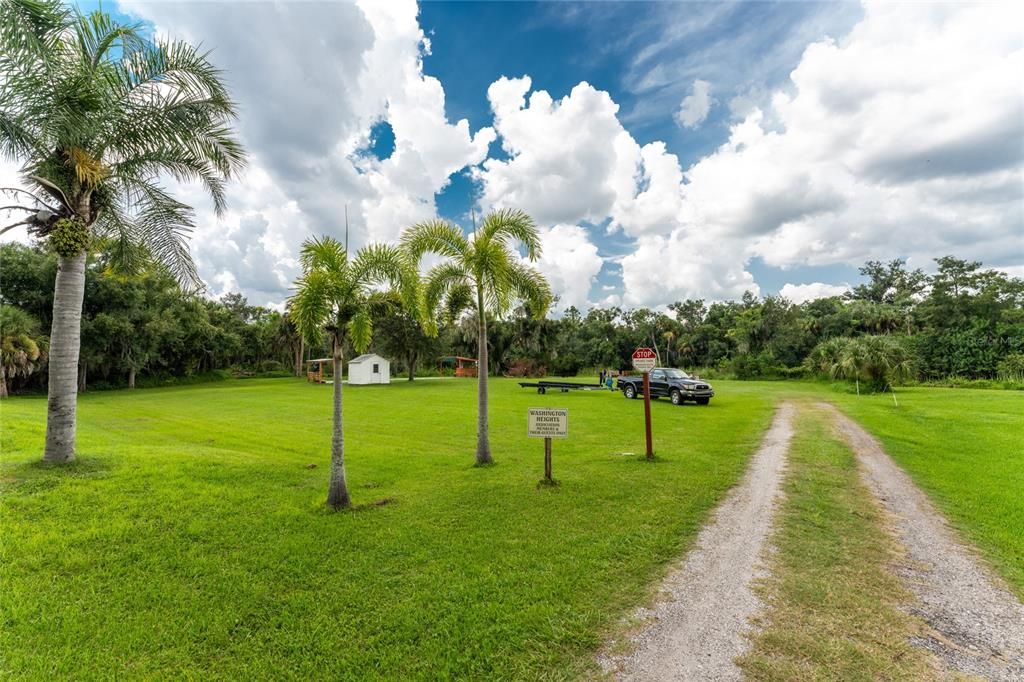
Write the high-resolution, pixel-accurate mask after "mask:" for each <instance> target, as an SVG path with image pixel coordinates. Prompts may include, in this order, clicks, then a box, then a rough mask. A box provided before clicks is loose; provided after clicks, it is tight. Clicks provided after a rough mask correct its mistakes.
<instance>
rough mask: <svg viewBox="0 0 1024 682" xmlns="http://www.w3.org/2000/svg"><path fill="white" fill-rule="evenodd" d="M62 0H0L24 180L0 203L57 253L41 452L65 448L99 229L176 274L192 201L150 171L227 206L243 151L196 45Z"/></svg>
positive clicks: (7, 134) (4, 66)
mask: <svg viewBox="0 0 1024 682" xmlns="http://www.w3.org/2000/svg"><path fill="white" fill-rule="evenodd" d="M148 33H149V29H148V28H147V27H145V26H143V25H141V24H137V25H132V26H125V25H120V24H118V23H117V22H115V21H114V20H112V19H111V18H110V16H109V15H107V14H105V13H103V12H100V11H96V12H92V13H91V14H81V13H79V12H78V11H77V10H73V9H69V8H68V7H66V6H64V5H63V4H62V3H61V2H60V1H59V0H2V1H0V84H2V85H0V157H4V158H7V159H12V160H16V161H19V162H21V163H22V164H23V166H22V180H23V182H24V183H25V186H26V187H27V188H28V189H25V188H6V189H5V190H3V191H4V192H5V193H6V194H8V195H10V196H12V197H14V198H15V199H16V200H18V202H17V203H16V205H13V206H5V207H2V208H3V209H5V210H6V211H8V212H11V211H14V212H17V215H18V217H19V219H18V220H17V222H15V223H13V224H11V225H8V226H6V227H4V228H3V229H0V233H2V232H6V231H7V230H9V229H11V228H13V227H16V226H18V225H26V226H27V228H28V230H29V232H30V233H31V234H34V235H35V236H37V237H40V238H45V239H46V240H47V241H48V242H49V244H50V246H51V247H52V248H53V249H54V250H55V251H56V252H57V253H58V254H59V256H60V260H59V269H58V270H57V278H56V283H55V285H54V301H53V327H52V330H51V333H50V340H51V347H50V372H49V391H48V406H47V424H46V451H45V454H44V456H43V458H44V459H45V460H47V461H50V462H66V461H69V460H71V459H73V458H74V455H75V426H76V423H75V421H76V410H77V377H78V357H79V351H80V345H81V338H80V337H81V317H82V299H83V296H84V293H85V261H86V252H87V250H88V248H89V245H90V243H91V242H92V241H93V240H94V239H96V238H102V239H105V240H109V241H110V248H111V252H112V254H113V261H112V262H113V263H114V264H115V265H118V266H120V267H122V268H126V269H133V268H134V267H136V266H138V265H139V264H140V263H141V262H143V261H146V260H156V261H158V262H160V263H162V264H164V265H165V266H167V267H168V268H169V269H170V270H171V271H172V272H173V273H174V274H175V275H176V276H177V277H178V278H179V280H180V281H182V282H183V283H188V284H196V283H198V276H197V275H196V271H195V266H194V265H193V263H192V260H191V258H190V256H189V252H188V246H187V242H186V238H187V234H188V232H189V231H190V230H191V228H192V226H193V222H192V210H191V208H190V207H188V206H186V205H185V204H183V203H181V202H180V201H177V200H176V199H174V198H173V197H172V196H171V195H170V194H169V193H168V192H167V191H166V190H165V189H164V188H163V187H162V186H161V185H160V184H159V178H160V177H161V176H163V175H170V176H172V177H174V178H175V179H176V180H179V181H198V182H200V183H201V184H202V185H203V186H204V187H205V188H206V190H207V192H209V194H210V196H212V197H213V202H214V207H215V208H216V210H217V212H218V213H220V212H222V211H223V210H224V208H225V197H224V191H225V182H226V180H227V179H229V178H230V177H231V176H233V175H234V174H235V173H236V172H238V171H239V170H240V169H241V168H242V166H243V165H244V162H245V152H244V151H243V150H242V147H241V146H240V145H239V143H238V142H237V141H236V139H235V138H234V136H233V134H232V131H231V127H230V123H231V121H232V120H233V119H234V118H235V105H234V103H233V102H232V101H231V99H230V97H229V96H228V93H227V91H226V90H225V88H224V86H223V84H222V83H221V74H220V72H219V71H217V69H215V68H214V67H213V66H212V65H211V64H210V62H209V61H208V60H207V58H206V54H205V53H202V52H199V51H197V50H196V49H195V48H194V47H192V46H190V45H188V44H186V43H182V42H178V41H173V40H164V39H160V38H158V39H150V38H149V37H148Z"/></svg>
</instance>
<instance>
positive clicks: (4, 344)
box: [0, 305, 47, 398]
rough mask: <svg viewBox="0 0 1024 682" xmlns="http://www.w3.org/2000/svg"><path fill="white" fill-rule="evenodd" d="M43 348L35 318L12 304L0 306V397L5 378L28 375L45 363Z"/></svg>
mask: <svg viewBox="0 0 1024 682" xmlns="http://www.w3.org/2000/svg"><path fill="white" fill-rule="evenodd" d="M46 348H47V340H46V337H44V336H40V335H39V321H38V320H36V318H34V317H32V316H31V315H29V314H28V313H27V312H25V311H24V310H22V309H21V308H17V307H15V306H13V305H0V398H6V397H7V380H8V378H11V379H13V378H15V377H18V376H23V377H27V376H28V375H30V374H32V373H33V372H35V371H36V370H37V369H39V368H40V367H41V366H42V365H43V363H45V362H46Z"/></svg>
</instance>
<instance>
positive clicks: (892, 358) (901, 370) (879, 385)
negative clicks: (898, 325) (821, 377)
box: [806, 335, 913, 392]
mask: <svg viewBox="0 0 1024 682" xmlns="http://www.w3.org/2000/svg"><path fill="white" fill-rule="evenodd" d="M806 363H807V365H808V366H809V367H810V368H811V369H812V370H813V371H816V372H820V373H822V374H827V375H828V376H831V377H832V378H833V379H847V380H851V379H852V380H854V381H856V382H857V386H858V392H860V382H861V380H864V381H866V382H868V383H869V384H870V386H871V387H872V388H873V389H874V390H884V389H885V387H886V386H887V385H891V384H892V382H894V381H898V380H900V379H904V378H906V377H908V376H910V375H911V373H912V371H913V356H912V355H911V354H910V353H909V352H908V351H907V349H906V347H905V346H904V345H903V344H901V343H900V341H899V339H897V338H896V337H893V336H888V335H878V336H858V337H836V338H831V339H827V340H825V341H822V342H821V343H819V344H818V345H817V346H815V347H814V349H813V350H812V351H811V352H810V354H809V355H808V356H807V360H806Z"/></svg>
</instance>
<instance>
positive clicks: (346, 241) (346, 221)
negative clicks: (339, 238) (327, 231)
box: [345, 203, 348, 253]
mask: <svg viewBox="0 0 1024 682" xmlns="http://www.w3.org/2000/svg"><path fill="white" fill-rule="evenodd" d="M345 253H348V204H347V203H346V204H345Z"/></svg>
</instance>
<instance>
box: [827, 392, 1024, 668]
mask: <svg viewBox="0 0 1024 682" xmlns="http://www.w3.org/2000/svg"><path fill="white" fill-rule="evenodd" d="M822 407H823V408H824V409H827V410H829V411H831V412H832V414H833V415H834V418H835V422H836V425H837V427H838V429H839V432H840V433H841V434H842V435H843V437H844V438H845V439H846V440H847V442H848V443H849V445H850V447H851V448H852V449H853V451H854V452H855V453H856V454H857V457H858V459H859V460H860V462H861V464H862V469H861V472H862V474H863V476H864V479H865V481H866V483H867V485H868V487H869V488H870V489H871V491H872V492H873V493H874V494H875V495H876V496H877V497H878V499H879V500H880V501H881V502H882V504H883V505H884V506H885V508H886V509H887V510H888V511H889V512H890V513H891V514H892V515H893V516H894V517H895V526H896V534H897V536H898V539H899V541H900V543H901V544H902V545H903V546H904V547H905V548H906V551H907V561H906V562H904V563H905V564H906V565H903V566H899V567H898V569H897V570H898V573H899V575H900V577H902V578H903V580H904V582H905V583H906V585H907V587H908V588H909V589H910V590H911V591H912V592H913V593H914V594H915V595H916V596H917V598H918V603H916V604H914V605H912V606H911V607H910V611H911V612H912V613H914V614H916V615H918V616H920V617H921V618H923V619H924V620H925V621H927V623H928V624H929V625H930V626H931V628H932V629H933V630H932V632H930V633H928V634H927V636H926V637H925V638H924V639H923V640H922V641H920V642H918V644H920V645H921V646H923V647H925V648H927V649H929V650H930V651H932V652H933V653H934V654H936V655H937V656H938V657H939V659H941V661H942V662H943V663H944V664H945V665H946V666H947V667H948V668H949V670H951V671H957V672H961V673H965V674H969V675H979V676H981V677H984V678H986V679H990V680H1000V681H1002V680H1007V681H1009V680H1016V681H1020V680H1024V605H1022V604H1021V603H1020V601H1019V600H1018V599H1017V598H1016V597H1015V596H1014V595H1013V594H1011V593H1010V592H1009V590H1007V589H1006V587H1005V586H1004V585H1003V583H1002V581H1001V580H1000V579H998V578H996V577H995V576H993V575H992V574H991V572H990V571H988V570H987V569H986V568H985V567H984V566H983V565H982V563H981V562H980V561H979V559H978V558H977V556H976V555H975V554H974V553H973V552H971V551H970V550H968V549H967V548H965V547H964V545H962V544H961V543H960V542H959V541H958V540H957V538H956V535H955V533H954V532H953V531H952V530H951V529H950V528H949V526H948V524H947V523H946V521H945V519H944V518H943V517H942V516H941V515H940V514H939V513H938V512H937V511H936V510H935V508H934V507H933V506H932V504H931V501H930V500H928V499H927V498H926V497H925V496H924V494H923V493H922V492H921V491H920V490H919V489H918V488H917V486H915V485H914V483H913V482H912V481H911V480H910V477H909V476H907V474H905V473H904V472H903V470H902V469H900V468H899V467H898V466H896V464H895V463H893V461H892V460H891V459H890V458H889V456H888V455H887V454H886V453H885V452H884V451H883V450H882V448H881V446H880V445H879V444H878V442H877V441H876V440H875V439H874V438H872V437H871V436H870V435H869V434H868V433H867V432H866V431H865V430H864V429H863V428H861V427H860V426H859V425H858V424H856V423H855V422H853V421H852V420H850V419H849V418H847V417H846V416H845V415H843V414H842V413H840V412H839V411H838V410H837V409H835V407H833V406H831V405H822Z"/></svg>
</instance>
